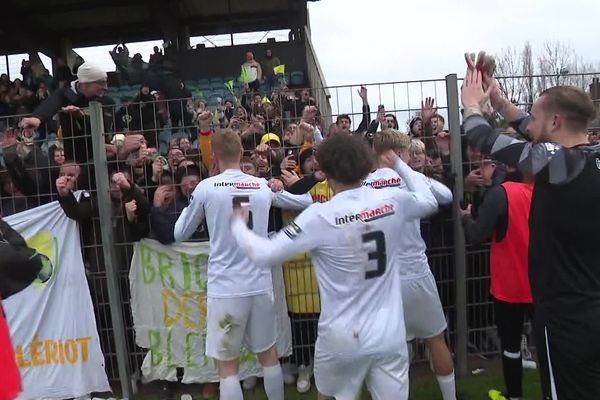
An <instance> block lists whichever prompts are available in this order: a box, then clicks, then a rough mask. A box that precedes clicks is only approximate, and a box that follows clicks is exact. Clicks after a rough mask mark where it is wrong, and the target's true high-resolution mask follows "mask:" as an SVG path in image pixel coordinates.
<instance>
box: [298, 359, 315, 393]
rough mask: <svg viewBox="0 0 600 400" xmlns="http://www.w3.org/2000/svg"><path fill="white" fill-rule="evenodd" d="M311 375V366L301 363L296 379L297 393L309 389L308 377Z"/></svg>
mask: <svg viewBox="0 0 600 400" xmlns="http://www.w3.org/2000/svg"><path fill="white" fill-rule="evenodd" d="M311 377H312V367H311V366H308V367H307V366H305V365H301V366H299V367H298V380H297V381H296V389H297V390H298V393H306V392H308V391H309V390H310V378H311Z"/></svg>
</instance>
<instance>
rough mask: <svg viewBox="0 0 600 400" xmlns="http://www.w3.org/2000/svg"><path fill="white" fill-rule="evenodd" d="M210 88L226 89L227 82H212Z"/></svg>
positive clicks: (213, 89)
mask: <svg viewBox="0 0 600 400" xmlns="http://www.w3.org/2000/svg"><path fill="white" fill-rule="evenodd" d="M210 89H211V90H212V91H215V90H223V89H225V84H224V83H223V82H211V83H210Z"/></svg>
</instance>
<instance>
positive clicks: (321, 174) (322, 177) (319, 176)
mask: <svg viewBox="0 0 600 400" xmlns="http://www.w3.org/2000/svg"><path fill="white" fill-rule="evenodd" d="M315 179H316V180H317V181H319V182H323V181H324V180H325V179H327V177H326V176H325V173H324V172H323V171H321V170H318V171H315Z"/></svg>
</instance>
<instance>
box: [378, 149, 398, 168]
mask: <svg viewBox="0 0 600 400" xmlns="http://www.w3.org/2000/svg"><path fill="white" fill-rule="evenodd" d="M399 159H400V157H398V154H396V152H395V151H394V150H386V151H384V152H383V153H381V154H380V155H379V162H380V163H381V165H383V166H384V167H387V168H394V165H395V164H396V162H397V161H398V160H399Z"/></svg>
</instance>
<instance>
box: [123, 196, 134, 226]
mask: <svg viewBox="0 0 600 400" xmlns="http://www.w3.org/2000/svg"><path fill="white" fill-rule="evenodd" d="M136 212H137V203H136V201H135V200H131V201H130V202H128V203H125V214H126V215H127V221H129V222H133V220H134V219H135V217H136V214H135V213H136Z"/></svg>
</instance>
